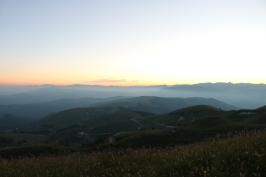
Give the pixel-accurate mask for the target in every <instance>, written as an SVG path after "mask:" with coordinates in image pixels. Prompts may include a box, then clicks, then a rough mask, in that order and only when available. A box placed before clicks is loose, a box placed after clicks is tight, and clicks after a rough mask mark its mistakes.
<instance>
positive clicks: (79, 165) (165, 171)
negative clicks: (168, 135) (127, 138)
mask: <svg viewBox="0 0 266 177" xmlns="http://www.w3.org/2000/svg"><path fill="white" fill-rule="evenodd" d="M265 154H266V130H254V131H245V130H243V131H242V132H235V133H234V134H233V133H229V134H228V135H227V138H226V139H221V138H219V135H217V136H216V137H215V138H213V139H210V140H209V141H207V142H201V143H195V144H191V145H183V146H175V147H168V148H140V149H130V148H129V149H116V150H115V149H113V150H111V149H109V150H105V151H99V152H93V153H89V154H79V155H75V156H43V157H24V158H19V159H9V160H7V159H0V171H1V176H3V177H8V176H26V177H31V176H34V177H36V176H40V177H45V176H58V177H59V176H60V177H61V176H83V177H85V176H89V177H94V176H95V177H98V176H101V177H107V176H108V177H109V176H122V177H125V176H128V177H129V176H138V177H149V176H158V177H163V176H165V177H169V176H184V177H189V176H202V177H207V176H217V177H218V176H232V177H236V176H240V177H247V176H266V170H265V169H266V155H265Z"/></svg>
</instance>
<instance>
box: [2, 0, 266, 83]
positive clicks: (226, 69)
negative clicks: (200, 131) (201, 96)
mask: <svg viewBox="0 0 266 177" xmlns="http://www.w3.org/2000/svg"><path fill="white" fill-rule="evenodd" d="M265 63H266V1H265V0H220V1H218V0H217V1H214V0H206V1H204V0H201V1H199V0H187V1H181V0H163V1H162V0H131V1H126V0H113V1H111V0H94V1H92V0H83V1H81V0H77V1H73V0H45V1H36V0H23V1H21V0H0V84H1V85H29V84H34V85H39V84H55V85H68V84H99V85H156V84H167V85H173V84H193V83H202V82H233V83H240V82H245V83H246V82H250V83H266V70H265V68H266V65H265Z"/></svg>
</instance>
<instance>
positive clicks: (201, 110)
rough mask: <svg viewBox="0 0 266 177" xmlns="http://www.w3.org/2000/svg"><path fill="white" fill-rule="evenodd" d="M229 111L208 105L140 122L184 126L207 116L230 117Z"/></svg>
mask: <svg viewBox="0 0 266 177" xmlns="http://www.w3.org/2000/svg"><path fill="white" fill-rule="evenodd" d="M228 114H229V112H228V111H223V110H220V109H218V108H215V107H212V106H208V105H197V106H190V107H186V108H182V109H178V110H176V111H173V112H169V113H166V114H161V115H155V116H150V117H147V118H146V119H142V120H140V121H141V122H151V121H153V122H157V123H162V124H166V125H172V126H177V125H184V124H186V123H188V122H190V121H193V120H195V119H198V118H200V117H206V116H220V117H225V116H226V115H228Z"/></svg>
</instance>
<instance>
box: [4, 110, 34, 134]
mask: <svg viewBox="0 0 266 177" xmlns="http://www.w3.org/2000/svg"><path fill="white" fill-rule="evenodd" d="M31 121H32V119H30V118H24V117H17V116H14V115H11V114H0V130H9V129H14V128H18V127H21V126H24V125H25V124H28V123H29V122H31Z"/></svg>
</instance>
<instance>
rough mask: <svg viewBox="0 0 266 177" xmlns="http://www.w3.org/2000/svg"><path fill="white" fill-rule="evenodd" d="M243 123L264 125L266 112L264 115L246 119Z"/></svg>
mask: <svg viewBox="0 0 266 177" xmlns="http://www.w3.org/2000/svg"><path fill="white" fill-rule="evenodd" d="M245 122H247V123H252V124H266V110H265V112H264V113H261V114H258V115H255V116H253V117H251V118H249V119H247V120H246V121H245Z"/></svg>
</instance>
